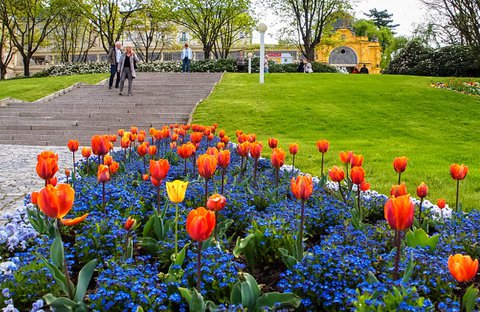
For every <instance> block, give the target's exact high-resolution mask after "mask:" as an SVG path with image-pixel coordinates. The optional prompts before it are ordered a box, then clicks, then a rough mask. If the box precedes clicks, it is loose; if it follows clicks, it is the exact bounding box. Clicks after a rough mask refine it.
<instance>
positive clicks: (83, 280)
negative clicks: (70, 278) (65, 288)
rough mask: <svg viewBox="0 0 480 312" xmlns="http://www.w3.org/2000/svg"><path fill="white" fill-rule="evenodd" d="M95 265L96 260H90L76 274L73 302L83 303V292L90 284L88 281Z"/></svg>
mask: <svg viewBox="0 0 480 312" xmlns="http://www.w3.org/2000/svg"><path fill="white" fill-rule="evenodd" d="M97 263H98V261H97V259H93V260H91V261H90V262H88V263H87V264H85V266H84V267H83V268H82V269H81V270H80V273H78V282H77V290H76V292H75V298H74V300H75V301H83V298H84V297H85V292H86V291H87V288H88V284H90V280H91V279H92V275H93V272H94V271H95V267H96V266H97Z"/></svg>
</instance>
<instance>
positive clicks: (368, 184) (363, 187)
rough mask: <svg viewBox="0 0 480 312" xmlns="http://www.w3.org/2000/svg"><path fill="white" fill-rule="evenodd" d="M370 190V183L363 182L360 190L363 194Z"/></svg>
mask: <svg viewBox="0 0 480 312" xmlns="http://www.w3.org/2000/svg"><path fill="white" fill-rule="evenodd" d="M369 189H370V183H368V182H367V181H363V182H362V184H360V190H361V191H362V192H366V191H368V190H369Z"/></svg>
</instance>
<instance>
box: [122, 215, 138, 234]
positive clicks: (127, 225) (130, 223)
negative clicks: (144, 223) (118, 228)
mask: <svg viewBox="0 0 480 312" xmlns="http://www.w3.org/2000/svg"><path fill="white" fill-rule="evenodd" d="M135 223H137V220H135V219H133V218H132V217H128V219H127V221H125V225H124V228H125V230H127V231H130V230H131V229H132V228H133V227H134V226H135Z"/></svg>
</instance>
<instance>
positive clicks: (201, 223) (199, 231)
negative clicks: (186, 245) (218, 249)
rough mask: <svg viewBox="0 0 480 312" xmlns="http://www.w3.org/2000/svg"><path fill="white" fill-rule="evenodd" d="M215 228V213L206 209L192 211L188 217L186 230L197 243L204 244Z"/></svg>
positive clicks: (200, 208)
mask: <svg viewBox="0 0 480 312" xmlns="http://www.w3.org/2000/svg"><path fill="white" fill-rule="evenodd" d="M214 228H215V213H214V212H213V211H210V210H207V209H205V208H204V207H199V208H197V209H195V210H192V211H190V213H189V214H188V216H187V222H186V229H187V233H188V235H190V237H191V238H192V239H193V240H195V241H197V242H203V241H204V240H206V239H207V238H209V237H210V235H211V234H212V232H213V229H214Z"/></svg>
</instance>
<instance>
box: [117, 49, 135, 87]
mask: <svg viewBox="0 0 480 312" xmlns="http://www.w3.org/2000/svg"><path fill="white" fill-rule="evenodd" d="M137 62H138V58H137V55H136V54H135V52H134V51H133V50H132V46H127V47H126V49H125V53H124V54H123V55H122V58H121V59H120V64H119V67H120V77H121V78H120V95H122V91H123V85H124V84H125V79H128V96H131V95H132V83H133V78H135V77H136V73H135V67H136V65H137Z"/></svg>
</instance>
